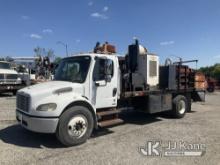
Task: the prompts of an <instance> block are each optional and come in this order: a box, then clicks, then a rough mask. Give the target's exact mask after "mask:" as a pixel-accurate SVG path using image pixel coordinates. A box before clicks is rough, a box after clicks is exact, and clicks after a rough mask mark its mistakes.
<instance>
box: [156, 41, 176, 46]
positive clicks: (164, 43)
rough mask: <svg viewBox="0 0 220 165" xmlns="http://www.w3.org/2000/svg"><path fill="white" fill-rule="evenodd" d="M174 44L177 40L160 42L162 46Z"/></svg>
mask: <svg viewBox="0 0 220 165" xmlns="http://www.w3.org/2000/svg"><path fill="white" fill-rule="evenodd" d="M173 44H175V41H164V42H161V43H160V45H161V46H167V45H173Z"/></svg>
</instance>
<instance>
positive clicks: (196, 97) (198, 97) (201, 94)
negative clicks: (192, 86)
mask: <svg viewBox="0 0 220 165" xmlns="http://www.w3.org/2000/svg"><path fill="white" fill-rule="evenodd" d="M192 99H193V101H203V102H204V101H205V91H194V92H192Z"/></svg>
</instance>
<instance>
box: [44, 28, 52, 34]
mask: <svg viewBox="0 0 220 165" xmlns="http://www.w3.org/2000/svg"><path fill="white" fill-rule="evenodd" d="M42 32H43V33H47V34H52V33H53V30H52V29H44V30H43V31H42Z"/></svg>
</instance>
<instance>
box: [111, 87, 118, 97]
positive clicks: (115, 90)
mask: <svg viewBox="0 0 220 165" xmlns="http://www.w3.org/2000/svg"><path fill="white" fill-rule="evenodd" d="M116 93H117V88H114V89H113V93H112V94H113V97H115V95H116Z"/></svg>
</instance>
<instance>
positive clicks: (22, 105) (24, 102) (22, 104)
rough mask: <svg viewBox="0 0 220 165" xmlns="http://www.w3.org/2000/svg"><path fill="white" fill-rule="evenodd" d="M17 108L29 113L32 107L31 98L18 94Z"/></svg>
mask: <svg viewBox="0 0 220 165" xmlns="http://www.w3.org/2000/svg"><path fill="white" fill-rule="evenodd" d="M16 106H17V108H18V109H20V110H22V111H25V112H28V111H29V107H30V97H29V96H26V95H23V94H20V93H18V94H17V99H16Z"/></svg>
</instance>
